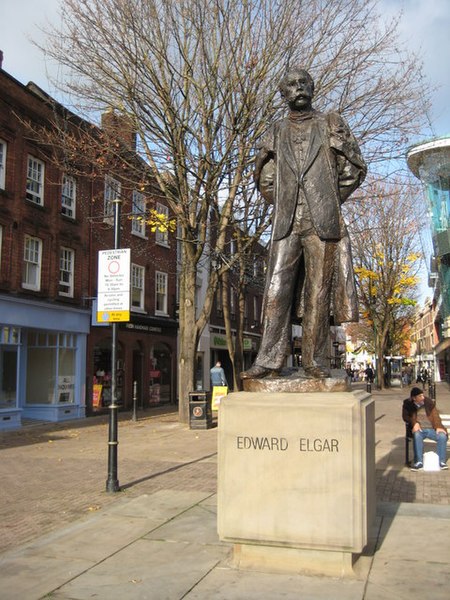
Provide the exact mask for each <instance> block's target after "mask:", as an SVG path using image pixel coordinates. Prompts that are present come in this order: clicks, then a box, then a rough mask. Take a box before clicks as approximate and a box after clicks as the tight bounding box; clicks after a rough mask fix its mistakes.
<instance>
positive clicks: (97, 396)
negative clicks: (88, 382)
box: [92, 383, 103, 408]
mask: <svg viewBox="0 0 450 600" xmlns="http://www.w3.org/2000/svg"><path fill="white" fill-rule="evenodd" d="M102 389H103V385H102V384H101V383H94V386H93V389H92V406H93V407H94V408H98V407H99V406H101V401H102Z"/></svg>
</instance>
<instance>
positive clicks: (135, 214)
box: [131, 190, 146, 238]
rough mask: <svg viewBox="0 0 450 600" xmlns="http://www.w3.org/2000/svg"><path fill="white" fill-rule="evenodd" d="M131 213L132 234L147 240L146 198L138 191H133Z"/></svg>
mask: <svg viewBox="0 0 450 600" xmlns="http://www.w3.org/2000/svg"><path fill="white" fill-rule="evenodd" d="M131 213H132V220H131V233H132V234H133V235H137V236H139V237H142V238H145V237H146V235H145V196H144V194H142V193H141V192H138V191H137V190H133V195H132V198H131Z"/></svg>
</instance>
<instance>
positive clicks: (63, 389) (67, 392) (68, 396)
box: [58, 376, 75, 404]
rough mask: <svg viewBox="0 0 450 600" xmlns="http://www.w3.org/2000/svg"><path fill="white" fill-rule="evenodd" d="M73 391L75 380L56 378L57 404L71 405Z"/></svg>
mask: <svg viewBox="0 0 450 600" xmlns="http://www.w3.org/2000/svg"><path fill="white" fill-rule="evenodd" d="M74 389H75V378H74V377H67V376H60V377H58V402H63V403H64V404H73V399H74V398H73V392H74Z"/></svg>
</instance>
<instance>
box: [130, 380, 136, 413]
mask: <svg viewBox="0 0 450 600" xmlns="http://www.w3.org/2000/svg"><path fill="white" fill-rule="evenodd" d="M131 420H132V421H137V381H133V416H132V417H131Z"/></svg>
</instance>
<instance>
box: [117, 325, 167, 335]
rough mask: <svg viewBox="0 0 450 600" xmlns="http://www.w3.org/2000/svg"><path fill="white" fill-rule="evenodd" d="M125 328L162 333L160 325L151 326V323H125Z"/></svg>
mask: <svg viewBox="0 0 450 600" xmlns="http://www.w3.org/2000/svg"><path fill="white" fill-rule="evenodd" d="M125 328H126V329H134V330H135V331H148V332H153V333H162V327H153V326H152V325H142V324H141V323H127V324H126V325H125Z"/></svg>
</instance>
